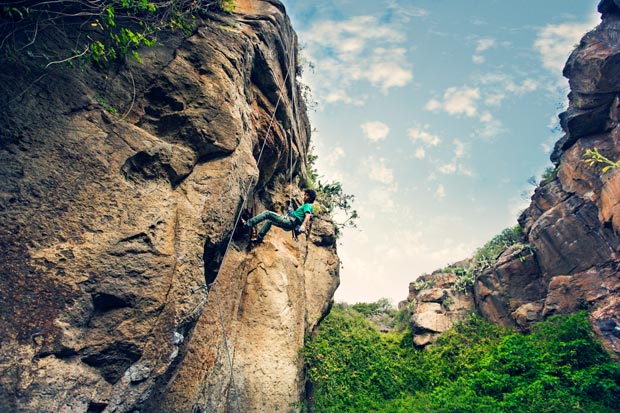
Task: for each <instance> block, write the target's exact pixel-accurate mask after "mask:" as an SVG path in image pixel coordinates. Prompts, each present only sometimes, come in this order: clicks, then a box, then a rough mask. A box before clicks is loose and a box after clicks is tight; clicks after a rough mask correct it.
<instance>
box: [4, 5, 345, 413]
mask: <svg viewBox="0 0 620 413" xmlns="http://www.w3.org/2000/svg"><path fill="white" fill-rule="evenodd" d="M39 40H40V43H38V44H40V46H37V45H33V46H32V47H33V48H35V49H33V50H34V52H33V55H36V53H37V52H41V53H43V52H44V51H45V50H48V49H46V47H48V46H49V42H51V43H52V44H54V46H55V47H58V46H59V45H60V46H63V45H65V43H63V42H67V43H69V42H70V41H71V39H68V38H62V37H60V38H59V37H54V38H50V39H47V40H45V39H43V38H41V39H39ZM46 41H47V42H48V44H47V45H46ZM36 47H40V48H41V49H40V50H39V49H36ZM296 48H297V40H296V35H295V33H294V32H293V30H292V28H291V25H290V22H289V20H288V17H287V16H286V14H285V10H284V7H283V5H282V4H281V3H280V2H279V1H277V0H252V1H250V0H239V1H237V2H236V11H235V13H233V14H217V13H211V14H210V15H209V16H208V18H206V19H204V20H200V21H199V22H198V26H197V28H196V30H195V31H194V32H193V33H192V34H191V35H188V36H183V35H180V34H168V35H162V38H160V42H159V43H158V44H157V45H156V46H154V47H151V48H146V49H144V50H141V51H140V57H141V59H142V63H138V62H135V61H129V60H128V61H127V62H125V63H124V64H123V65H121V66H120V67H113V68H109V69H105V70H104V69H96V68H94V67H92V66H88V65H86V66H83V67H81V68H79V69H73V68H71V67H69V66H67V65H53V66H49V67H48V68H40V67H37V66H36V65H31V66H28V65H25V66H24V64H23V63H24V62H23V61H22V62H14V61H9V60H6V59H3V60H1V65H2V68H3V72H2V73H1V74H0V90H1V93H0V107H2V110H0V131H1V132H0V213H1V214H2V219H1V220H0V250H1V251H2V260H1V261H0V291H1V292H2V293H1V295H0V323H1V326H2V330H3V334H2V338H0V406H1V408H0V410H1V411H2V412H17V411H19V412H138V411H144V412H147V411H148V412H190V411H192V412H207V411H208V412H228V411H237V409H238V407H240V410H241V411H243V412H265V411H270V412H272V411H273V412H275V411H289V410H291V408H292V406H293V405H294V404H295V403H297V402H298V401H299V400H300V396H301V393H302V391H303V375H302V369H301V362H300V360H299V359H298V350H299V349H300V347H301V346H302V345H303V340H304V334H305V333H306V332H307V331H309V329H311V328H312V327H313V326H314V325H315V324H316V323H317V322H318V320H320V319H321V317H323V315H324V314H325V313H326V311H327V310H328V308H329V305H330V302H331V300H332V296H333V293H334V291H335V289H336V287H337V285H338V282H339V279H338V271H339V261H338V257H337V255H336V242H335V235H334V227H333V225H332V224H331V223H330V222H329V220H325V219H315V220H314V224H313V226H312V232H311V235H310V236H309V237H308V238H307V239H306V238H305V237H303V236H302V237H300V241H299V242H294V241H293V240H291V236H290V234H288V233H285V232H283V231H280V230H278V229H274V230H272V231H271V232H270V233H269V235H268V237H267V239H266V242H265V243H264V244H262V245H259V246H257V247H255V248H253V249H249V248H248V245H247V244H248V240H247V236H246V235H243V234H238V236H234V237H233V231H234V229H235V222H236V217H237V216H238V214H239V213H240V212H241V210H242V208H243V207H244V205H245V206H246V207H249V208H252V209H254V210H255V211H256V210H262V209H265V208H268V209H275V210H279V209H281V208H283V207H284V206H285V204H286V202H288V194H289V193H293V194H294V195H295V196H296V197H297V198H300V192H299V189H298V188H299V187H300V186H303V184H304V183H305V179H306V178H305V170H306V166H305V159H306V155H307V151H308V147H309V140H310V126H309V122H308V119H307V116H306V109H305V106H304V103H303V100H302V99H301V93H300V87H299V85H298V83H297V74H298V73H297V70H298V62H297V55H296V50H297V49H296ZM25 68H26V69H25ZM272 117H273V121H272ZM291 176H292V177H293V178H292V179H291ZM291 182H292V184H293V185H292V187H291ZM246 194H249V197H247V198H248V202H247V203H244V201H245V199H246ZM319 218H320V217H319ZM224 258H225V259H224ZM218 274H219V275H218ZM204 284H212V287H211V288H210V290H209V291H208V293H207V290H206V289H199V287H200V286H202V285H204ZM231 368H232V370H231Z"/></svg>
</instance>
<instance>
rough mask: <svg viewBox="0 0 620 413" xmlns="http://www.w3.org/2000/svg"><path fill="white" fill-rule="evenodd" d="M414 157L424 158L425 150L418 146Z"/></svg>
mask: <svg viewBox="0 0 620 413" xmlns="http://www.w3.org/2000/svg"><path fill="white" fill-rule="evenodd" d="M415 157H416V158H418V159H424V158H425V157H426V151H425V150H424V148H418V149H416V150H415Z"/></svg>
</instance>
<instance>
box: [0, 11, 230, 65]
mask: <svg viewBox="0 0 620 413" xmlns="http://www.w3.org/2000/svg"><path fill="white" fill-rule="evenodd" d="M233 7H234V3H233V0H99V1H92V0H17V1H13V2H12V3H11V5H10V6H7V5H5V6H0V39H2V40H1V41H0V51H1V52H2V53H3V54H4V55H5V57H6V58H9V59H11V60H16V61H17V60H21V58H22V57H23V56H29V57H34V58H43V59H44V60H45V61H46V62H47V65H46V67H48V66H49V65H51V64H56V63H66V62H71V61H73V60H74V59H78V58H80V59H85V60H86V61H91V62H93V63H95V64H97V65H103V64H106V63H109V62H111V61H114V60H117V59H119V58H123V57H125V56H130V57H132V58H134V59H136V60H138V61H140V56H139V55H138V52H137V49H138V48H139V47H141V46H152V45H154V44H155V42H156V38H157V33H158V32H160V31H162V30H171V31H174V30H182V31H183V32H184V33H186V34H189V33H191V31H192V30H193V29H194V27H195V20H196V17H197V16H198V15H200V14H201V13H204V12H205V11H207V10H209V9H215V10H221V11H226V12H230V11H232V10H233ZM43 33H46V34H48V35H49V36H51V37H52V38H54V39H57V38H59V37H60V38H66V39H69V40H70V42H71V43H72V44H73V46H72V48H71V50H64V49H62V46H59V45H58V44H56V43H54V44H47V45H45V47H43V48H42V49H41V48H40V49H37V50H36V53H35V52H33V51H32V49H33V46H34V45H37V44H38V42H39V41H40V39H41V38H42V37H43Z"/></svg>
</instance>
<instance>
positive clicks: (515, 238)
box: [444, 225, 534, 292]
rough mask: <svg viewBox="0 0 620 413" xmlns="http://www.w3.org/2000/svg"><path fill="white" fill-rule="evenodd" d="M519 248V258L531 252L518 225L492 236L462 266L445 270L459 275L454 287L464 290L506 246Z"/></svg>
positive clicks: (491, 263)
mask: <svg viewBox="0 0 620 413" xmlns="http://www.w3.org/2000/svg"><path fill="white" fill-rule="evenodd" d="M511 246H515V248H519V254H520V258H521V259H525V257H527V256H528V255H531V254H533V252H534V251H533V248H532V247H531V246H529V245H526V244H524V243H523V230H522V229H521V227H520V226H519V225H516V226H514V227H511V228H506V229H504V230H503V231H502V232H500V233H499V234H498V235H496V236H495V237H493V238H492V239H491V240H490V241H489V242H487V243H486V244H484V246H483V247H481V248H478V250H476V253H475V254H474V256H473V257H472V259H471V260H470V261H469V263H468V264H467V265H466V266H464V267H458V266H457V267H450V268H447V269H445V270H444V271H445V272H453V273H454V274H455V275H457V276H458V277H459V281H458V282H457V284H456V289H457V290H458V291H460V292H466V291H468V290H469V288H470V287H471V286H472V285H473V284H474V280H475V278H476V276H478V275H480V274H481V273H482V272H483V271H484V270H485V269H487V268H489V267H490V266H492V265H493V264H495V263H496V262H497V258H498V257H499V255H500V254H501V253H502V252H503V251H504V250H505V249H506V248H508V247H511Z"/></svg>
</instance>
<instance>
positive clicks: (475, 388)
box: [303, 306, 620, 413]
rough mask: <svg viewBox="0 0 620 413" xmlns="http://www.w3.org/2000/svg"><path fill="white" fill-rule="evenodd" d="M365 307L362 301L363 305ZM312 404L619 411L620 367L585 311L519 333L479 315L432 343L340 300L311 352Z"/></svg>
mask: <svg viewBox="0 0 620 413" xmlns="http://www.w3.org/2000/svg"><path fill="white" fill-rule="evenodd" d="M358 307H359V306H358ZM303 355H304V359H305V363H306V368H307V376H308V380H309V382H310V384H311V386H310V387H311V392H310V394H309V395H308V396H309V400H308V401H307V403H308V405H307V406H306V407H307V408H308V409H309V411H315V412H321V413H330V412H339V413H341V412H356V413H361V412H388V413H397V412H398V413H405V412H407V413H416V412H428V413H431V412H433V413H448V412H450V413H457V412H458V413H467V412H472V413H473V412H483V411H484V412H496V413H504V412H505V413H508V412H511V413H513V412H516V413H520V412H523V413H526V412H527V413H530V412H568V413H572V412H574V413H577V412H582V413H585V412H589V413H595V412H599V413H607V412H615V411H617V406H619V405H620V366H619V365H618V364H616V363H614V362H613V361H612V360H611V358H610V356H609V355H608V354H607V353H606V351H605V350H604V348H603V347H602V345H601V344H600V343H599V342H598V341H596V339H595V337H594V335H593V333H592V330H591V327H590V325H589V323H588V320H587V314H586V313H578V314H575V315H571V316H554V317H551V318H550V319H549V320H547V321H545V322H542V323H539V324H536V325H535V326H534V327H533V329H532V333H531V334H529V335H521V334H517V333H514V332H512V331H510V330H508V329H505V328H501V327H498V326H495V325H492V324H490V323H488V322H486V321H484V320H483V319H481V318H480V317H477V316H472V317H471V318H470V319H469V320H468V321H467V322H465V323H463V324H460V325H458V326H456V327H455V328H454V329H452V330H450V331H449V332H447V333H445V334H444V335H443V336H442V337H441V338H440V340H439V341H438V343H437V344H435V345H434V346H432V347H431V348H429V349H427V350H418V349H415V348H413V346H412V344H411V337H410V335H409V333H404V334H396V333H390V334H380V333H378V332H377V331H376V330H375V329H374V328H373V327H372V325H371V324H370V323H369V322H368V321H367V320H366V319H365V318H364V316H363V315H362V314H361V313H359V312H358V311H355V310H354V309H353V308H351V307H343V306H335V307H334V309H333V310H332V312H331V313H330V315H329V316H327V317H326V318H325V320H324V321H323V322H322V324H321V326H320V328H319V330H318V332H317V333H316V334H315V335H313V336H311V337H308V339H307V344H306V346H305V348H304V351H303Z"/></svg>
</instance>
